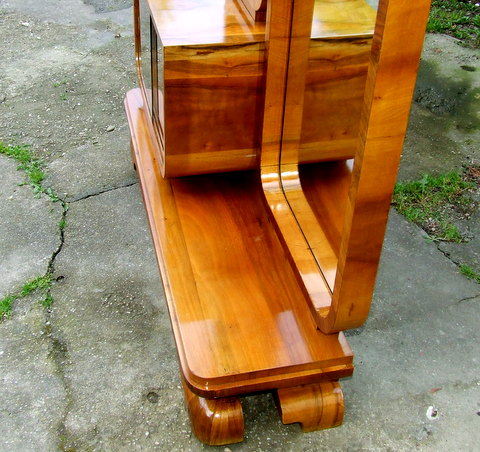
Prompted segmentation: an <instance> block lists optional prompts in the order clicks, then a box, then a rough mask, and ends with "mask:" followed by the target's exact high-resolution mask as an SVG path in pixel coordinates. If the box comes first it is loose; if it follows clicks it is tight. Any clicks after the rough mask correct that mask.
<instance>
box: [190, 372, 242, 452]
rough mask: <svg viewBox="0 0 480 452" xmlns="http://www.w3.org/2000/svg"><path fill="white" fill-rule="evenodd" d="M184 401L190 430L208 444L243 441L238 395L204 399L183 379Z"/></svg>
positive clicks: (216, 444) (218, 444)
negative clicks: (190, 425) (190, 426)
mask: <svg viewBox="0 0 480 452" xmlns="http://www.w3.org/2000/svg"><path fill="white" fill-rule="evenodd" d="M183 390H184V392H185V402H186V404H187V409H188V415H189V417H190V422H191V424H192V430H193V432H194V433H195V435H196V437H197V438H198V439H199V440H200V441H202V443H205V444H208V445H209V446H222V445H225V444H232V443H239V442H240V441H243V432H244V426H243V411H242V405H241V403H240V399H239V398H238V397H224V398H219V399H205V398H204V397H200V396H198V395H196V394H194V393H193V392H192V391H191V390H190V388H188V386H187V384H186V383H185V381H183Z"/></svg>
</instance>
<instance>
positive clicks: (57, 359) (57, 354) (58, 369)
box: [44, 200, 73, 450]
mask: <svg viewBox="0 0 480 452" xmlns="http://www.w3.org/2000/svg"><path fill="white" fill-rule="evenodd" d="M60 202H61V203H62V208H63V211H62V217H61V220H60V222H59V225H60V224H61V223H62V222H63V224H65V223H66V220H67V213H68V208H69V205H68V203H67V202H65V201H63V200H60ZM59 232H60V244H59V245H58V247H57V249H56V250H55V251H54V252H53V253H52V256H51V258H50V260H49V262H48V269H47V273H48V274H50V275H53V274H54V272H55V261H56V258H57V256H58V255H59V254H60V253H61V251H62V249H63V245H64V244H65V230H64V227H61V226H59ZM48 295H49V296H51V288H49V289H48ZM52 299H53V297H52ZM44 312H45V326H44V333H45V337H47V338H48V340H49V341H50V350H49V354H48V357H49V358H50V360H51V361H52V363H53V366H54V369H55V373H56V375H57V376H58V378H59V379H60V381H61V382H62V386H63V389H64V391H65V408H64V410H63V413H62V417H61V419H60V420H59V422H58V426H57V431H58V436H59V437H58V447H59V450H65V442H66V441H67V439H68V430H67V428H66V425H65V422H66V419H67V416H68V413H69V412H70V409H71V407H72V406H73V400H72V396H71V388H70V384H69V382H68V380H67V378H66V375H65V363H66V362H67V357H68V348H67V345H66V343H65V342H64V341H62V339H61V338H59V337H57V336H56V335H55V334H54V332H53V328H52V310H51V308H50V307H47V308H46V309H45V310H44Z"/></svg>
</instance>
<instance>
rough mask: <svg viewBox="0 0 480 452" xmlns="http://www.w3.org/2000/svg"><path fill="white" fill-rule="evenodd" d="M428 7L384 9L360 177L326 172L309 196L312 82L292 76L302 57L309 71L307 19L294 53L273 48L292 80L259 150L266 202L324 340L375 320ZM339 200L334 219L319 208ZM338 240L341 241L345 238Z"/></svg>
mask: <svg viewBox="0 0 480 452" xmlns="http://www.w3.org/2000/svg"><path fill="white" fill-rule="evenodd" d="M294 4H295V5H296V3H295V2H294ZM428 6H429V2H428V1H424V2H421V3H418V4H417V5H416V6H415V8H413V7H409V8H406V6H405V5H404V4H399V3H398V2H397V3H395V5H394V6H392V3H391V2H388V1H383V2H381V5H380V8H379V14H378V17H377V24H376V29H375V30H376V31H375V38H374V39H375V45H374V46H373V49H372V53H371V62H370V65H369V77H368V82H367V86H366V93H365V98H364V103H363V111H362V116H361V118H362V119H361V125H360V128H359V139H358V140H357V146H356V147H357V152H356V154H355V164H354V169H353V175H352V177H350V176H348V178H345V177H341V175H340V173H336V175H337V176H339V175H340V177H339V178H338V181H336V180H335V177H333V178H330V180H329V179H328V178H327V179H325V178H324V177H322V173H321V172H319V173H318V174H317V175H315V174H314V170H311V171H310V177H309V178H307V179H306V182H307V183H304V184H303V186H302V182H301V179H300V172H299V167H298V165H299V163H301V159H300V146H298V143H299V142H301V127H300V126H299V123H300V120H299V118H301V115H302V114H305V113H304V109H303V105H304V104H305V96H306V94H305V93H306V86H307V84H308V78H307V79H302V78H301V77H300V76H299V75H298V74H297V73H296V72H295V68H297V67H301V68H302V67H303V66H302V64H303V65H304V64H305V60H306V59H308V56H304V57H303V58H304V59H303V62H302V55H306V52H305V50H304V49H305V42H306V39H307V38H306V34H307V31H306V23H308V19H306V18H304V17H301V16H298V17H299V18H297V21H296V19H295V15H293V16H292V19H291V20H292V25H291V27H292V29H293V30H295V37H294V38H293V37H292V39H291V45H290V46H289V47H287V46H285V45H284V46H283V47H282V45H281V44H277V46H276V48H277V49H278V52H280V53H281V52H283V54H282V58H281V59H280V58H278V61H282V62H284V64H286V65H287V68H286V69H283V71H284V73H285V72H286V73H287V74H288V77H287V79H285V80H286V81H285V83H284V87H283V88H282V89H283V92H284V93H285V94H284V95H283V96H279V98H280V99H283V102H284V105H283V108H284V112H283V114H284V116H283V118H282V120H283V121H284V125H283V126H282V127H279V126H277V127H276V129H275V130H276V133H277V134H276V137H277V141H275V137H274V135H273V133H272V134H271V137H269V140H268V141H265V140H264V145H263V147H262V158H261V165H262V178H263V180H264V181H267V182H268V183H264V192H265V198H266V200H267V203H268V205H269V206H270V208H271V212H272V214H273V218H274V221H275V222H276V224H277V226H278V229H279V233H280V235H281V236H282V238H283V240H282V243H283V244H284V245H285V249H286V251H287V252H288V253H289V255H290V257H291V260H292V261H293V263H294V265H293V268H294V269H296V272H297V276H298V278H299V280H301V281H302V283H303V287H304V289H305V292H306V293H307V294H308V298H309V300H310V302H311V303H310V308H311V310H312V313H313V315H314V316H315V318H316V321H317V324H318V325H319V327H320V329H321V330H322V331H324V332H326V333H329V332H333V331H339V330H342V329H348V328H354V327H358V326H360V325H361V324H362V323H363V322H364V321H365V319H366V317H367V315H368V311H369V307H370V302H371V297H372V293H373V287H374V282H375V275H376V271H377V266H378V261H379V257H380V251H381V245H382V242H383V236H384V231H385V225H386V219H387V214H388V207H389V202H390V198H391V194H392V191H393V185H394V182H395V176H396V170H397V167H398V163H399V158H400V153H401V150H402V144H403V136H404V134H405V130H406V124H407V120H408V111H409V107H410V102H411V95H412V90H413V86H414V83H415V77H416V71H417V67H418V61H419V57H420V51H421V46H422V43H423V33H424V25H425V21H426V17H427V15H428ZM298 7H299V8H303V10H304V11H307V6H306V2H300V3H299V5H298ZM297 9H298V8H297ZM272 11H273V12H275V9H272ZM305 14H307V13H305ZM415 18H416V19H415ZM275 23H276V24H277V25H276V26H277V27H280V26H281V25H282V24H283V23H284V22H282V20H281V19H280V18H278V19H276V20H275ZM386 24H387V25H386ZM422 25H423V28H422ZM302 30H303V31H302ZM408 30H410V31H408ZM409 34H411V36H410V38H408V39H407V36H408V35H409ZM275 39H276V40H278V39H281V38H276V37H275V35H273V41H272V42H273V43H274V44H275V42H276V41H275ZM405 41H408V42H405ZM267 46H270V42H269V38H268V34H267ZM292 52H294V53H292ZM286 62H288V63H286ZM269 70H270V69H267V87H266V90H267V92H266V96H267V98H268V95H269V89H271V90H272V91H274V90H275V89H277V88H276V87H274V85H273V84H272V85H271V86H270V87H269V84H268V80H269V73H268V72H269ZM290 74H293V76H290ZM277 83H278V82H277ZM272 96H273V94H272ZM278 102H281V101H278ZM377 105H378V107H377ZM280 109H281V108H280V107H279V110H280ZM270 115H272V112H271V111H269V109H268V108H266V109H265V121H266V130H273V129H272V128H271V126H270V120H269V116H270ZM273 116H274V115H272V117H273ZM277 117H279V115H277ZM264 134H265V129H264ZM377 135H378V136H377ZM387 142H388V144H387ZM382 146H385V148H384V149H383V148H382ZM264 153H265V154H266V155H265V156H264ZM367 155H368V157H366V156H367ZM276 162H278V163H276ZM276 165H277V166H276ZM267 175H268V177H267ZM332 176H334V175H333V174H332ZM345 181H347V184H348V183H349V187H348V189H347V187H346V184H345ZM340 187H343V188H340ZM347 193H348V196H347ZM338 194H340V198H341V201H340V203H339V206H341V207H340V208H339V209H337V210H334V209H332V210H330V211H328V212H327V211H326V208H327V207H328V202H327V203H323V204H322V202H321V198H322V197H323V199H329V198H335V197H337V199H338V196H337V195H338ZM319 195H320V198H319ZM332 195H333V196H332ZM342 223H343V224H342ZM335 231H341V236H339V234H338V233H335Z"/></svg>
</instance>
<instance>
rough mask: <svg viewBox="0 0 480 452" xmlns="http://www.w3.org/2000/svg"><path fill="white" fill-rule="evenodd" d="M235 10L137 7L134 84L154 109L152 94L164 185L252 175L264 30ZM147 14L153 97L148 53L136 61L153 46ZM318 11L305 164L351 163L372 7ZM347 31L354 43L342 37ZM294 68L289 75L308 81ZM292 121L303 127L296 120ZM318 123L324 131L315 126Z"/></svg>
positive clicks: (224, 4)
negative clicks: (154, 58)
mask: <svg viewBox="0 0 480 452" xmlns="http://www.w3.org/2000/svg"><path fill="white" fill-rule="evenodd" d="M239 4H240V3H236V2H235V1H234V0H225V1H218V0H216V1H214V0H207V1H202V2H196V3H192V2H172V1H167V0H141V1H140V4H138V0H136V1H135V2H134V6H135V8H136V11H137V10H138V8H140V12H141V14H140V15H138V14H137V15H136V27H137V28H136V34H137V35H138V36H137V39H136V41H137V45H136V52H137V63H138V64H137V68H138V71H139V76H140V84H141V86H142V85H143V81H142V80H143V79H145V83H144V85H145V86H143V88H144V93H145V96H146V100H147V102H149V103H150V104H151V97H152V96H151V95H152V93H153V94H157V95H158V110H159V111H158V114H157V118H154V119H153V122H154V123H155V126H153V125H152V127H151V129H152V134H153V135H152V136H154V134H155V133H156V132H157V131H158V134H157V135H158V137H157V141H158V149H159V152H160V151H161V155H160V156H159V160H160V162H161V165H162V172H163V174H164V175H167V176H168V177H179V176H185V175H193V174H205V173H214V172H224V171H234V170H248V169H255V168H258V165H259V159H260V148H261V141H262V132H261V128H262V122H263V111H264V102H265V98H264V87H265V71H266V64H265V61H266V56H265V24H263V23H254V22H253V21H249V20H248V18H247V17H246V16H245V14H242V13H241V11H240V10H239V9H238V8H239V6H238V5H239ZM149 5H150V7H151V8H152V16H153V21H154V24H155V30H156V33H157V35H158V36H159V38H158V39H157V41H158V52H159V56H158V60H159V67H158V70H157V72H158V74H159V77H160V80H159V85H160V86H159V87H158V90H156V89H155V88H156V87H153V88H152V86H151V81H150V79H149V78H150V74H149V72H148V62H149V54H148V53H147V54H145V55H143V57H142V55H141V49H144V50H145V49H146V47H148V45H149V43H150V42H149V39H147V36H148V33H149V31H148V29H149V25H148V14H147V13H145V10H146V9H148V6H149ZM277 6H278V5H277ZM344 10H352V11H356V12H357V13H358V14H351V13H350V14H345V13H342V11H344ZM314 11H315V14H317V15H318V14H322V15H323V22H324V24H325V25H324V27H323V29H322V30H320V29H319V24H320V21H319V19H318V18H317V19H316V20H315V21H314V26H313V28H312V36H316V37H315V38H314V39H312V40H311V41H310V50H308V51H309V52H310V58H309V67H308V74H307V79H308V83H307V87H306V97H305V109H304V111H305V114H303V123H302V137H301V149H300V155H299V158H300V162H302V163H306V162H313V161H324V160H335V159H339V158H350V157H352V156H353V154H354V140H353V139H352V135H355V133H356V131H357V130H358V123H359V114H360V108H361V102H362V93H363V88H364V84H365V76H366V68H367V56H368V55H367V54H368V50H369V48H370V37H371V30H372V29H373V21H371V23H370V34H369V33H368V30H367V28H368V27H367V23H366V17H368V14H366V12H368V11H370V12H371V8H370V7H369V6H368V5H367V4H366V3H365V2H364V1H363V0H342V1H341V2H340V1H337V0H335V1H332V0H329V1H326V0H316V2H315V8H314ZM147 12H148V11H147ZM140 16H141V17H142V33H140V30H139V26H140V20H139V17H140ZM207 17H208V20H207V19H206V18H207ZM203 19H205V20H203ZM347 25H348V26H349V27H350V28H351V31H352V33H350V34H348V33H347V32H346V31H345V30H346V28H348V27H347ZM365 30H367V31H365ZM314 33H317V35H318V36H317V35H314ZM342 33H343V35H342ZM359 33H360V34H359ZM361 33H364V34H361ZM365 33H366V35H365ZM140 35H143V41H144V42H143V45H142V44H141V39H140V38H141V37H140ZM369 36H370V37H369ZM305 42H306V41H305ZM306 50H307V49H306ZM304 52H305V50H304ZM142 61H143V63H144V70H143V71H142V68H141V62H142ZM299 61H301V58H300V59H299ZM272 64H273V63H272ZM145 68H147V69H145ZM299 69H300V67H297V68H296V69H295V73H296V74H300V76H301V77H304V76H305V75H304V71H303V70H301V71H300V70H299ZM152 89H153V91H152ZM269 102H270V101H269V100H268V101H267V105H268V104H269ZM347 103H348V105H349V106H350V107H349V108H346V107H345V105H347ZM297 110H298V111H299V112H301V111H302V109H301V108H300V107H299V108H297ZM187 111H188V112H189V113H188V114H185V112H187ZM155 112H156V109H155ZM294 117H296V118H297V119H296V121H299V120H301V118H302V115H301V114H300V115H299V116H298V117H297V116H294ZM164 118H168V119H167V121H165V119H164ZM320 122H321V123H325V125H326V126H327V127H328V128H327V127H317V125H318V124H319V123H320ZM332 138H334V139H332Z"/></svg>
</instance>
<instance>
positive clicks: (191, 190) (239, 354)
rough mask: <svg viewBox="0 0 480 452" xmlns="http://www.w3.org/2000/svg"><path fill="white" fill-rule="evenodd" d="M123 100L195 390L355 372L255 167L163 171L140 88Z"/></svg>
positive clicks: (229, 389)
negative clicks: (294, 262) (315, 313)
mask: <svg viewBox="0 0 480 452" xmlns="http://www.w3.org/2000/svg"><path fill="white" fill-rule="evenodd" d="M126 105H127V112H128V119H129V124H130V129H131V131H132V152H133V156H134V161H135V162H136V166H137V170H138V173H139V177H140V183H141V186H142V193H143V196H144V200H145V205H146V208H147V214H148V218H149V221H150V224H151V229H152V234H153V238H154V243H155V248H156V251H157V254H158V258H159V264H160V270H161V273H162V279H163V281H164V285H165V292H166V296H167V301H168V304H169V310H170V314H171V316H172V324H173V328H174V333H175V339H176V343H177V347H178V352H179V356H180V361H181V364H182V370H183V374H184V376H185V379H186V381H187V383H188V385H189V386H190V387H191V389H192V390H193V391H194V392H196V393H197V394H199V395H203V396H205V397H224V396H228V395H237V394H242V393H248V392H252V391H258V390H268V389H273V388H279V387H288V386H295V385H298V384H305V383H311V382H315V381H317V380H318V378H338V376H339V375H341V376H345V375H349V374H351V372H352V369H353V367H352V352H351V349H350V347H349V346H348V344H347V342H346V340H345V338H344V336H343V334H335V335H325V334H323V333H321V332H319V331H318V330H317V328H316V325H315V324H314V322H313V320H312V318H311V316H310V314H309V312H308V310H306V309H305V304H306V300H305V298H304V295H303V293H302V289H301V286H300V285H299V284H298V282H297V280H296V279H295V276H294V272H293V269H292V268H291V266H290V265H289V263H288V260H287V256H286V254H285V252H284V249H283V246H282V244H281V243H280V240H279V238H278V236H277V233H276V230H275V228H274V226H273V224H272V222H271V220H270V218H269V215H268V212H267V210H266V209H265V208H264V203H263V199H262V190H261V186H260V185H259V184H258V183H256V174H255V173H253V172H244V173H231V174H218V175H210V176H196V177H190V178H175V179H164V178H162V177H161V174H160V171H159V168H158V165H157V163H156V161H155V153H154V149H153V144H152V141H151V139H150V136H149V134H148V133H147V132H148V129H146V127H145V121H144V117H143V115H144V114H143V110H142V108H141V106H142V98H141V94H140V92H139V90H132V91H130V92H129V93H128V94H127V97H126ZM239 344H241V347H240V348H239Z"/></svg>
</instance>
